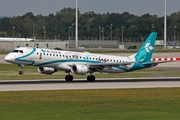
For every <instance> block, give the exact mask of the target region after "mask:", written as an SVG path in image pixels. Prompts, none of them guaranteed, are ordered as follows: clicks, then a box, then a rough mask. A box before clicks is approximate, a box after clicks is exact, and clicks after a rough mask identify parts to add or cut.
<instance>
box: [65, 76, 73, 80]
mask: <svg viewBox="0 0 180 120" xmlns="http://www.w3.org/2000/svg"><path fill="white" fill-rule="evenodd" d="M65 80H66V81H73V76H72V75H66V76H65Z"/></svg>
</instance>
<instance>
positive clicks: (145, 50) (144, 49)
mask: <svg viewBox="0 0 180 120" xmlns="http://www.w3.org/2000/svg"><path fill="white" fill-rule="evenodd" d="M156 37H157V33H156V32H152V33H151V34H150V35H149V37H148V38H147V39H146V41H145V42H144V44H143V45H142V46H141V48H140V49H139V50H138V52H137V53H136V55H135V57H134V58H135V60H136V61H142V62H150V61H151V58H152V54H153V52H154V45H155V41H156Z"/></svg>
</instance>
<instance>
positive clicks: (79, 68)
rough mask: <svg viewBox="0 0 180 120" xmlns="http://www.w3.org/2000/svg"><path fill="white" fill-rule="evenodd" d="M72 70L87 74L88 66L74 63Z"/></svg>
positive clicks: (76, 72) (75, 72)
mask: <svg viewBox="0 0 180 120" xmlns="http://www.w3.org/2000/svg"><path fill="white" fill-rule="evenodd" d="M71 72H72V73H74V74H79V75H85V74H86V73H87V72H88V67H87V66H86V65H73V66H72V67H71Z"/></svg>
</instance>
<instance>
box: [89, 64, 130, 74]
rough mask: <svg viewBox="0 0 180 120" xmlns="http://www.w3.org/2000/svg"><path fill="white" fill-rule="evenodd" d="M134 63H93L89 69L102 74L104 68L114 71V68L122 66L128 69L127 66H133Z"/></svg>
mask: <svg viewBox="0 0 180 120" xmlns="http://www.w3.org/2000/svg"><path fill="white" fill-rule="evenodd" d="M132 63H134V62H116V63H93V64H88V66H89V69H96V71H98V69H99V72H101V69H103V68H108V69H112V67H115V66H121V67H124V68H127V65H131V64H132Z"/></svg>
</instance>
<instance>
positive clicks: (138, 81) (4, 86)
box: [0, 78, 180, 91]
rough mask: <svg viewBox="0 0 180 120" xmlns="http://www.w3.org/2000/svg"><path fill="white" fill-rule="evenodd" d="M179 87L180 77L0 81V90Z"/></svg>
mask: <svg viewBox="0 0 180 120" xmlns="http://www.w3.org/2000/svg"><path fill="white" fill-rule="evenodd" d="M171 87H180V78H127V79H124V78H123V79H109V78H107V79H98V80H96V81H95V82H87V81H86V80H83V79H79V80H78V79H76V80H75V81H73V82H66V81H64V80H23V81H22V80H8V81H0V91H34V90H82V89H125V88H171Z"/></svg>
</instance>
